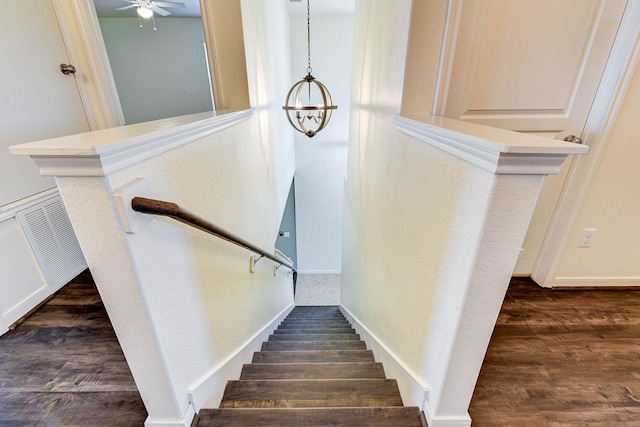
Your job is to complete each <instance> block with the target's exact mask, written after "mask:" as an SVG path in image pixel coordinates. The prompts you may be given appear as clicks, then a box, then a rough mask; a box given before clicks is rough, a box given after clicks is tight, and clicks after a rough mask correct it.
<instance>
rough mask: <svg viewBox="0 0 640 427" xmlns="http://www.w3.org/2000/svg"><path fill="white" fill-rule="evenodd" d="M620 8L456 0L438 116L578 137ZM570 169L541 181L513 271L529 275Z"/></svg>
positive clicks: (567, 1)
mask: <svg viewBox="0 0 640 427" xmlns="http://www.w3.org/2000/svg"><path fill="white" fill-rule="evenodd" d="M626 3H627V1H626V0H562V1H558V0H472V1H465V2H462V3H461V8H460V9H459V15H458V16H459V21H458V27H457V28H458V33H457V37H456V44H455V50H454V56H453V62H452V63H451V64H452V65H451V67H450V70H451V72H450V84H449V85H448V88H449V89H448V91H447V93H446V94H444V96H443V97H441V100H440V107H439V111H438V113H439V114H443V115H445V116H447V117H452V118H456V119H460V120H466V121H470V122H474V123H478V124H482V125H488V126H493V127H500V128H504V129H510V130H514V131H519V132H528V133H535V134H537V135H541V136H548V137H551V138H557V139H564V138H565V137H566V136H567V135H570V134H573V135H576V136H580V135H581V133H582V130H583V128H584V125H585V122H586V120H587V116H588V114H589V110H590V109H591V105H592V103H593V99H594V96H595V94H596V91H597V89H598V84H599V82H600V78H601V76H602V73H603V70H604V67H605V65H606V63H607V58H608V56H609V52H610V51H611V47H612V45H613V42H614V39H615V36H616V32H617V30H618V27H619V25H620V21H621V18H622V15H623V13H624V9H625V6H626ZM445 71H446V70H445ZM570 164H571V162H570V161H567V162H565V164H564V165H563V169H562V172H561V174H559V175H555V176H548V177H547V178H546V179H545V183H544V186H543V188H542V191H541V194H540V199H539V201H538V205H537V207H536V210H535V212H534V214H533V218H532V221H531V225H530V227H529V231H528V233H527V236H526V238H525V241H524V244H523V252H522V253H521V255H520V258H519V259H518V263H517V265H516V269H515V271H514V274H522V275H529V274H530V273H531V272H532V269H533V266H534V263H535V261H536V259H537V257H538V253H539V251H540V247H541V245H542V242H543V240H544V237H545V233H546V231H547V228H548V226H549V222H550V220H551V216H552V215H553V212H554V209H555V206H556V204H557V202H558V197H559V195H560V192H561V190H562V186H563V184H564V181H565V179H566V176H567V172H568V170H569V168H570Z"/></svg>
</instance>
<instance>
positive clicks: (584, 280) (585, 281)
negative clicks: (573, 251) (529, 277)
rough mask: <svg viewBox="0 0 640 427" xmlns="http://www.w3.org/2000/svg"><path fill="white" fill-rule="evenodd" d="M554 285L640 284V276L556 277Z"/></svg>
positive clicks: (598, 285)
mask: <svg viewBox="0 0 640 427" xmlns="http://www.w3.org/2000/svg"><path fill="white" fill-rule="evenodd" d="M553 286H554V287H556V286H561V287H567V288H570V287H599V288H606V287H623V286H640V277H556V278H555V280H554V281H553Z"/></svg>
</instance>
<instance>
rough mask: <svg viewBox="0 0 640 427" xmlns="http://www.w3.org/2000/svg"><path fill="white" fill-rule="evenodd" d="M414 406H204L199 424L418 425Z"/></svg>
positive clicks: (234, 426)
mask: <svg viewBox="0 0 640 427" xmlns="http://www.w3.org/2000/svg"><path fill="white" fill-rule="evenodd" d="M419 412H420V410H419V409H418V408H417V407H387V408H311V409H297V408H294V409H208V410H205V411H202V412H201V413H200V414H199V415H200V424H199V426H207V427H223V426H224V427H247V426H269V427H291V426H305V427H306V426H367V427H389V426H393V427H420V426H421V424H420V419H419Z"/></svg>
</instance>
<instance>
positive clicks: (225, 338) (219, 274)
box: [58, 0, 295, 425]
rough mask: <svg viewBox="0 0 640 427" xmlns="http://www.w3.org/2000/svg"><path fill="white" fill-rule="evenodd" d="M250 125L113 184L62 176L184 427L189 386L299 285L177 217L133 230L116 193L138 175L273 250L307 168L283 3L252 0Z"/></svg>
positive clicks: (123, 331) (115, 176)
mask: <svg viewBox="0 0 640 427" xmlns="http://www.w3.org/2000/svg"><path fill="white" fill-rule="evenodd" d="M242 12H243V24H244V32H245V39H246V41H247V69H248V73H249V89H250V95H251V100H252V105H253V106H254V108H255V111H254V113H253V115H252V117H251V119H250V120H248V121H244V122H242V123H241V124H240V125H237V126H234V127H231V128H228V129H225V130H222V131H220V132H218V133H215V134H213V135H212V136H210V137H206V138H203V139H200V140H197V141H193V142H191V143H190V144H188V145H185V146H182V147H180V148H179V149H174V150H172V151H169V152H166V153H164V154H162V155H158V156H155V157H153V158H150V159H148V160H146V161H143V162H141V163H138V164H136V165H134V166H131V167H128V168H126V169H122V170H119V171H117V172H115V173H112V174H110V175H108V176H107V177H61V178H58V183H59V187H60V191H61V194H62V196H63V198H64V200H65V204H66V206H67V209H68V211H69V213H70V216H71V218H72V221H73V224H74V228H75V229H76V230H77V234H78V237H79V240H80V242H81V245H82V247H83V251H84V252H85V254H86V256H87V261H88V263H89V266H90V268H91V270H92V272H93V273H94V276H95V279H96V283H97V285H98V288H99V290H100V293H101V296H102V297H103V300H104V302H105V306H106V307H107V310H108V312H109V315H110V317H111V319H112V322H113V324H114V328H115V330H116V333H117V335H118V339H119V341H120V342H121V344H122V347H123V350H124V352H125V355H126V357H127V360H128V362H129V365H130V367H131V370H132V373H133V375H134V377H135V379H136V383H137V385H138V388H139V389H140V392H141V395H142V398H143V400H144V402H145V405H146V407H147V410H148V412H149V420H148V424H149V425H165V424H163V423H169V422H172V423H181V422H186V423H187V425H188V423H189V422H190V421H191V420H190V419H187V420H184V419H181V418H184V416H185V411H186V410H187V408H188V394H187V393H188V391H189V389H190V388H191V387H193V386H194V385H196V384H198V383H199V382H200V381H201V380H202V378H203V377H206V376H207V375H208V374H210V372H211V371H212V370H214V369H216V368H218V367H219V366H221V365H224V363H225V362H226V361H227V359H228V358H230V357H231V356H233V355H234V354H235V353H236V352H237V351H239V350H240V349H241V348H243V346H244V345H245V344H246V343H247V342H248V341H250V340H251V339H252V337H253V336H254V335H255V334H256V333H258V332H259V331H260V330H261V329H262V328H263V327H264V326H265V325H266V324H268V323H269V322H270V321H271V320H272V319H273V318H274V317H275V316H277V315H278V314H279V313H281V312H282V310H284V309H285V308H286V307H287V306H289V305H290V304H291V303H292V302H293V294H292V286H291V279H290V278H289V279H287V277H286V275H285V274H284V273H280V274H278V276H277V277H274V276H273V270H272V269H271V264H270V263H267V262H265V261H262V262H261V263H259V264H258V266H257V271H256V273H254V274H251V273H249V271H248V265H249V253H248V252H247V251H246V250H243V249H240V248H237V247H235V246H233V245H230V244H229V243H227V242H225V241H222V240H220V239H216V238H214V237H211V236H208V235H206V234H204V233H200V232H198V231H196V230H193V229H190V228H187V227H185V226H183V225H181V224H179V223H176V222H174V221H171V220H167V219H155V220H154V221H153V222H151V223H150V224H148V225H147V226H146V228H144V229H143V230H141V231H140V232H139V233H136V234H126V233H124V231H123V229H122V227H121V225H120V222H119V219H118V216H117V214H116V212H115V209H114V200H113V194H112V193H113V191H114V190H115V189H117V188H119V187H120V186H122V185H125V184H126V183H128V182H130V181H132V180H134V179H135V178H137V177H144V178H145V179H146V180H147V181H148V182H149V183H150V185H151V192H152V194H151V195H152V196H153V197H156V198H159V199H164V200H171V201H175V202H177V203H179V204H180V205H181V206H183V207H185V208H187V209H189V210H191V211H193V212H195V213H198V214H200V215H201V216H203V217H205V218H208V219H210V220H211V221H213V222H215V223H216V224H218V225H220V226H222V227H224V228H226V229H228V230H230V231H232V232H234V233H236V234H238V235H240V236H242V237H244V238H246V239H247V240H250V241H252V242H254V243H256V244H257V245H258V246H261V247H263V248H266V249H268V248H273V246H274V242H275V239H276V236H277V232H278V227H279V224H280V219H281V217H282V212H283V210H284V206H285V202H286V198H287V193H288V190H289V186H290V184H291V180H292V178H293V173H294V168H295V163H294V161H295V158H294V148H293V138H292V134H291V131H290V129H289V128H288V125H287V123H286V122H285V121H284V120H282V116H281V114H282V113H281V105H280V103H281V94H282V93H286V90H287V85H288V83H289V77H290V76H289V75H288V72H282V64H283V63H288V61H289V50H288V20H287V13H286V9H285V8H284V5H283V4H282V3H274V4H269V6H268V7H267V5H266V4H265V2H262V1H259V0H243V1H242Z"/></svg>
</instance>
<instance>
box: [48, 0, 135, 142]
mask: <svg viewBox="0 0 640 427" xmlns="http://www.w3.org/2000/svg"><path fill="white" fill-rule="evenodd" d="M51 3H52V4H53V8H54V10H55V12H56V16H57V18H58V23H59V26H60V31H61V33H62V39H63V41H64V44H65V47H66V49H67V54H68V56H69V60H70V61H71V63H72V64H73V65H75V67H76V69H77V70H78V71H77V73H76V79H75V80H76V84H77V86H78V91H79V92H80V99H81V101H82V105H83V106H84V109H85V112H86V115H87V120H88V121H89V128H90V129H91V130H98V129H106V128H110V127H115V126H123V125H124V124H125V122H124V114H123V113H122V107H121V106H120V98H119V96H118V91H117V89H116V84H115V81H114V80H113V74H112V73H111V65H110V64H109V57H108V55H107V49H106V47H105V45H104V40H103V39H102V33H101V32H100V23H99V22H98V15H97V14H96V10H95V6H94V5H93V1H92V0H51Z"/></svg>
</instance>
